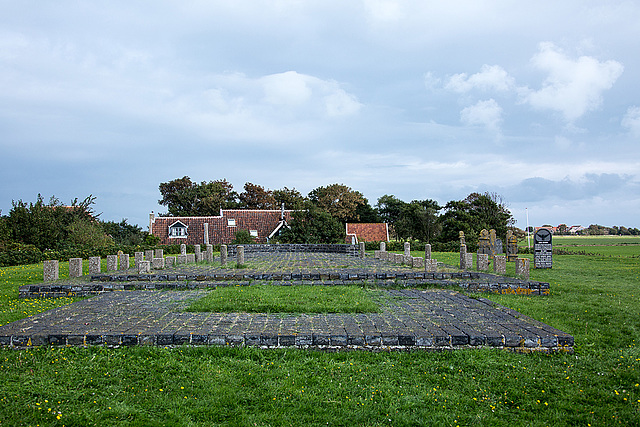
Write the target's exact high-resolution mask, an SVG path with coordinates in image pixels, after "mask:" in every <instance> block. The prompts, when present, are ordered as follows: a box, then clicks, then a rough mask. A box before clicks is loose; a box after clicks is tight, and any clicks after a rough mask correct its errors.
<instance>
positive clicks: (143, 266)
mask: <svg viewBox="0 0 640 427" xmlns="http://www.w3.org/2000/svg"><path fill="white" fill-rule="evenodd" d="M150 272H151V261H140V264H138V274H146V273H150Z"/></svg>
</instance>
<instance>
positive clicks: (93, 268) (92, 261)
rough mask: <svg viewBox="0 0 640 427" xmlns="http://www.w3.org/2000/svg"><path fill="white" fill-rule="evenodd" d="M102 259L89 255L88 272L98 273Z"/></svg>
mask: <svg viewBox="0 0 640 427" xmlns="http://www.w3.org/2000/svg"><path fill="white" fill-rule="evenodd" d="M101 263H102V260H101V259H100V257H99V256H92V257H89V274H99V273H100V264H101Z"/></svg>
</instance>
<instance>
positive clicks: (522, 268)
mask: <svg viewBox="0 0 640 427" xmlns="http://www.w3.org/2000/svg"><path fill="white" fill-rule="evenodd" d="M516 276H521V277H522V278H524V279H525V280H529V259H528V258H516Z"/></svg>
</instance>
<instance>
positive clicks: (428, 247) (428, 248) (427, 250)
mask: <svg viewBox="0 0 640 427" xmlns="http://www.w3.org/2000/svg"><path fill="white" fill-rule="evenodd" d="M424 259H431V245H430V244H429V243H427V244H426V245H424Z"/></svg>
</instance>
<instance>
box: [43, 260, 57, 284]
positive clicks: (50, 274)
mask: <svg viewBox="0 0 640 427" xmlns="http://www.w3.org/2000/svg"><path fill="white" fill-rule="evenodd" d="M59 273H60V268H59V265H58V260H57V259H52V260H48V261H45V262H44V266H43V278H44V281H45V282H53V281H54V280H58V275H59Z"/></svg>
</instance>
